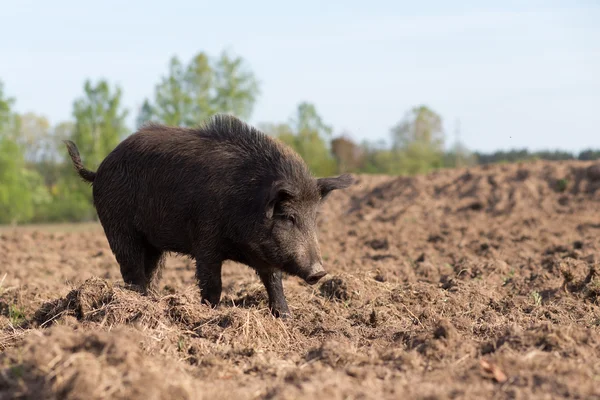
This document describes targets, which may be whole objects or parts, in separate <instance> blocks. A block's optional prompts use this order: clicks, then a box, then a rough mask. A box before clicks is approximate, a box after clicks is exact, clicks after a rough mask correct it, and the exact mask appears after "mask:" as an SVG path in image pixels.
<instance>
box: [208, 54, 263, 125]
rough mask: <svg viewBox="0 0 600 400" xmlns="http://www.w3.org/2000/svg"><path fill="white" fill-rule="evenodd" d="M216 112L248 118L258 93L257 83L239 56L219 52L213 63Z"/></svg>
mask: <svg viewBox="0 0 600 400" xmlns="http://www.w3.org/2000/svg"><path fill="white" fill-rule="evenodd" d="M215 91H216V93H215V97H214V100H213V104H214V108H215V111H216V112H220V113H229V114H233V115H236V116H238V117H239V118H242V119H247V118H250V116H251V115H252V111H253V109H254V104H255V103H256V99H257V97H258V95H259V94H260V90H259V83H258V81H257V80H256V78H255V77H254V74H253V73H252V71H250V70H249V69H248V68H247V67H246V66H245V63H244V60H243V59H242V58H241V57H233V56H231V55H229V54H228V53H227V52H223V53H221V56H220V57H219V59H218V61H217V62H216V65H215Z"/></svg>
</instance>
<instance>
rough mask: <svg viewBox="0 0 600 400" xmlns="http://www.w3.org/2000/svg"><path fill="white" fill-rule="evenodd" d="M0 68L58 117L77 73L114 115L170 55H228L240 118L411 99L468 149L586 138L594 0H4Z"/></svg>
mask: <svg viewBox="0 0 600 400" xmlns="http://www.w3.org/2000/svg"><path fill="white" fill-rule="evenodd" d="M0 21H1V23H0V37H2V42H1V45H0V79H1V80H2V81H4V84H5V90H6V91H7V92H8V94H9V95H12V96H14V97H16V99H17V106H16V108H17V110H18V111H20V112H26V111H35V112H37V113H40V114H43V115H45V116H47V117H48V118H49V119H50V121H51V122H52V123H57V122H60V121H63V120H66V119H69V118H70V117H71V110H72V103H73V100H74V99H75V98H76V97H78V96H79V95H80V94H81V93H82V90H83V89H82V87H83V82H84V80H85V79H86V78H92V79H99V78H106V79H108V80H109V81H110V82H111V83H112V84H119V85H121V86H122V88H123V90H124V102H125V105H126V106H127V107H128V108H129V109H130V113H131V116H130V120H129V121H130V125H131V127H133V121H134V118H135V116H136V115H137V108H138V107H139V105H140V104H141V102H142V101H143V99H144V98H145V97H148V96H151V95H152V92H153V88H154V85H155V84H156V83H157V82H158V81H159V78H160V76H161V75H163V74H164V73H166V71H167V63H168V60H169V58H170V57H171V56H173V55H177V56H179V57H180V58H181V59H182V60H184V61H185V62H187V61H188V60H189V59H190V58H191V57H192V55H193V54H195V53H197V52H199V51H207V52H208V53H209V54H211V55H215V56H216V55H218V53H220V52H221V51H222V50H223V49H225V48H227V49H230V50H231V51H232V52H233V53H235V54H237V55H240V56H242V57H244V58H245V59H246V60H247V62H248V65H249V66H250V67H251V68H252V69H253V71H254V72H255V73H256V75H257V76H258V78H259V80H260V81H261V91H262V94H261V96H260V98H259V99H258V103H257V105H256V108H255V111H254V113H253V116H252V118H251V120H250V121H249V122H251V123H258V122H278V121H286V120H287V119H288V118H289V117H290V116H291V115H292V113H293V112H294V110H295V108H296V105H297V104H298V103H299V102H301V101H310V102H313V103H314V104H315V105H316V106H317V109H318V111H319V112H320V113H321V115H322V116H323V118H324V119H325V121H326V122H328V123H329V124H331V125H333V127H334V132H335V133H340V132H341V131H343V130H346V131H348V132H350V134H351V136H352V137H353V138H354V139H356V140H363V139H368V140H378V139H388V138H389V130H390V127H391V126H393V125H394V124H395V123H396V122H397V121H398V120H400V119H401V118H402V116H403V115H404V113H405V112H406V111H407V110H408V109H410V108H411V107H412V106H414V105H417V104H426V105H428V106H430V107H431V108H432V109H434V110H435V111H437V112H438V113H439V114H440V115H441V116H442V118H443V121H444V128H445V130H446V131H447V133H448V139H449V141H453V140H454V137H455V136H454V131H455V124H456V121H457V120H460V135H461V136H460V137H461V139H462V141H463V142H464V143H465V144H466V145H467V146H468V147H469V148H471V149H474V150H480V151H491V150H496V149H510V148H521V147H527V148H529V149H533V150H537V149H565V150H571V151H579V150H581V149H584V148H587V147H594V148H600V73H599V71H600V23H598V21H600V2H598V1H585V0H571V1H561V2H559V1H552V0H547V1H537V0H532V1H513V0H504V1H502V2H499V1H498V2H489V1H488V2H486V1H453V2H451V1H441V0H440V1H421V2H415V1H410V2H407V1H377V0H371V1H352V0H346V1H337V0H329V1H327V2H325V1H323V3H322V4H320V1H315V0H304V1H302V2H294V3H292V2H283V1H281V2H277V1H221V2H216V1H212V2H206V1H190V0H170V1H168V2H165V1H154V0H152V1H150V0H147V1H129V2H128V3H126V2H124V1H115V0H105V1H103V2H101V1H94V2H85V1H81V0H53V1H42V0H38V1H28V0H6V1H4V2H3V4H2V7H1V9H0Z"/></svg>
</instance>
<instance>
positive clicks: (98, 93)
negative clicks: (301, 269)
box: [0, 52, 600, 224]
mask: <svg viewBox="0 0 600 400" xmlns="http://www.w3.org/2000/svg"><path fill="white" fill-rule="evenodd" d="M122 96H123V91H122V88H121V87H119V86H114V85H111V84H110V83H109V82H107V81H105V80H99V81H97V82H93V81H90V80H88V81H86V82H85V83H84V85H83V90H82V93H81V95H80V96H79V97H78V98H76V99H75V100H74V102H73V105H72V118H71V119H70V120H68V121H62V122H59V123H57V124H54V125H53V124H51V123H50V122H49V121H48V120H47V118H45V117H44V116H43V115H39V114H36V113H31V112H30V113H25V114H18V113H16V112H15V111H14V108H15V104H16V99H15V98H13V97H11V96H9V94H8V93H7V92H6V89H5V87H4V83H3V82H2V81H0V223H1V224H6V223H29V222H58V221H72V222H75V221H84V220H91V219H94V218H95V211H94V208H93V206H92V197H91V196H92V191H91V189H90V187H89V186H87V185H86V184H84V183H83V182H82V181H81V180H80V179H79V177H78V176H77V175H76V174H75V172H74V171H73V167H72V165H71V162H70V159H68V156H67V152H66V149H65V147H64V144H63V143H62V141H63V140H64V139H70V140H73V141H74V142H75V143H76V144H77V146H78V147H79V150H80V153H81V156H82V159H83V162H84V164H85V165H86V167H88V168H90V169H96V168H97V166H98V164H99V163H100V161H101V160H102V159H103V158H104V157H105V156H106V155H107V154H108V153H109V152H110V151H111V150H112V149H113V148H114V147H115V146H116V145H117V144H118V143H119V142H120V141H121V140H123V139H124V138H125V137H126V136H128V135H129V134H131V133H132V132H133V131H135V130H136V129H137V128H138V127H140V126H141V125H142V124H144V123H147V122H149V121H154V122H159V123H164V124H168V125H177V126H187V127H193V126H197V125H199V124H201V123H202V122H203V121H205V120H206V119H207V118H209V117H210V116H211V115H214V114H215V113H230V114H233V115H236V116H238V117H240V118H242V119H244V120H248V119H249V118H250V117H251V115H252V112H253V110H254V106H255V104H256V102H257V99H258V98H259V96H260V82H259V80H258V79H257V77H256V76H255V74H254V73H253V71H252V70H250V68H248V66H247V65H246V62H245V60H244V59H243V58H241V57H238V56H233V55H231V54H229V53H227V52H223V53H221V54H219V55H218V56H216V57H211V56H210V55H208V54H206V53H204V52H201V53H199V54H197V55H196V56H195V57H193V58H192V59H191V60H188V62H187V63H185V62H182V61H181V60H180V59H179V58H178V57H173V58H172V59H171V60H170V61H169V64H168V68H167V71H166V72H165V74H164V76H162V77H161V78H160V80H159V81H158V83H157V84H156V85H155V87H154V91H153V95H152V96H151V98H148V99H145V100H144V101H143V103H142V106H141V107H140V109H139V110H137V114H136V115H135V121H136V126H133V127H131V126H127V124H126V119H127V117H128V116H129V115H130V112H131V111H130V110H128V109H127V108H125V107H124V106H123V104H122ZM259 128H261V129H262V130H263V131H264V132H266V133H267V134H269V135H272V136H275V137H278V138H279V139H281V140H282V141H284V142H285V143H287V144H289V145H291V146H292V147H293V148H294V149H295V150H296V151H297V152H298V153H299V154H300V155H301V156H302V157H303V158H304V159H305V160H306V162H307V163H308V165H309V166H310V168H311V169H312V171H313V172H314V174H315V175H317V176H324V175H331V174H336V173H343V172H354V173H376V174H394V175H401V174H404V175H410V174H418V173H426V172H428V171H431V170H433V169H439V168H452V167H460V166H468V165H475V164H489V163H497V162H515V161H521V160H532V159H549V160H564V159H576V158H578V159H582V160H589V159H598V158H600V151H593V150H588V151H584V152H582V153H581V154H579V155H573V154H570V153H565V152H554V153H552V152H540V153H529V152H528V151H527V150H515V151H509V152H496V153H493V154H480V153H472V152H470V151H469V150H468V149H467V148H466V147H465V146H463V145H462V144H461V143H459V142H457V143H454V144H452V145H450V146H448V143H447V140H446V139H447V138H446V135H445V133H444V131H443V128H442V118H441V117H440V116H439V115H438V114H437V113H436V112H434V111H433V110H431V109H430V108H428V107H426V106H416V107H414V108H412V109H410V110H408V111H407V112H406V113H405V114H404V115H403V116H401V118H400V119H399V122H397V123H396V124H395V125H393V124H392V127H391V129H390V132H389V141H385V140H382V141H379V142H370V141H365V142H362V143H356V142H355V141H353V139H352V135H351V134H350V133H349V132H338V133H336V134H334V128H333V127H332V126H331V125H329V124H328V123H327V122H326V121H325V120H324V119H323V118H322V117H321V115H319V113H318V111H317V109H316V108H315V106H314V105H313V104H311V103H309V102H299V104H298V106H297V107H296V109H295V110H291V115H290V117H289V119H287V120H285V121H280V122H269V123H261V124H259Z"/></svg>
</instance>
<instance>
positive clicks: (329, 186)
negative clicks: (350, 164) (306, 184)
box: [317, 174, 354, 200]
mask: <svg viewBox="0 0 600 400" xmlns="http://www.w3.org/2000/svg"><path fill="white" fill-rule="evenodd" d="M353 183H354V179H353V178H352V176H351V175H350V174H344V175H340V176H336V177H329V178H319V179H317V187H318V188H319V193H320V195H321V200H324V199H325V198H326V197H327V196H328V195H329V193H331V191H333V190H338V189H345V188H347V187H349V186H350V185H352V184H353Z"/></svg>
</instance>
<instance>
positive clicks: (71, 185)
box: [45, 80, 128, 221]
mask: <svg viewBox="0 0 600 400" xmlns="http://www.w3.org/2000/svg"><path fill="white" fill-rule="evenodd" d="M83 89H84V93H83V95H82V96H81V97H79V98H77V99H76V100H75V101H74V103H73V117H74V119H75V121H74V123H73V126H72V127H71V126H69V125H68V124H65V125H62V126H61V129H63V132H61V133H60V135H61V136H63V137H64V135H65V134H69V131H70V137H69V138H70V139H71V140H73V141H74V142H75V144H77V147H78V148H79V152H80V154H81V157H82V161H83V163H84V164H85V166H86V167H87V168H89V169H91V170H95V169H97V168H98V166H99V164H100V162H101V161H102V160H103V159H104V158H105V157H106V156H107V155H108V153H110V152H111V151H112V150H113V149H114V148H115V147H116V146H117V145H118V144H119V142H120V141H121V140H122V139H124V137H125V136H126V135H127V132H128V131H127V127H126V125H125V118H126V117H127V114H128V111H127V110H126V109H124V108H123V106H122V103H121V99H122V90H121V88H120V87H115V88H113V89H111V87H110V86H109V84H108V82H106V81H105V80H100V81H98V82H97V83H96V84H95V85H94V84H92V83H91V82H90V81H89V80H88V81H86V82H85V84H84V87H83ZM62 149H63V154H66V149H65V148H64V145H63V146H62ZM65 159H66V163H64V166H63V168H65V169H64V170H63V174H62V179H60V180H59V181H58V182H57V183H56V185H53V187H52V193H53V195H54V201H53V204H52V207H51V208H49V209H48V210H47V215H45V218H46V219H47V220H49V221H56V220H69V221H79V220H89V219H92V218H93V217H94V216H95V212H94V208H93V203H92V191H91V190H90V188H89V187H88V186H86V185H83V184H82V182H81V179H79V177H78V176H77V174H76V173H75V171H74V170H73V166H72V164H71V160H70V159H69V158H68V156H65Z"/></svg>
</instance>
